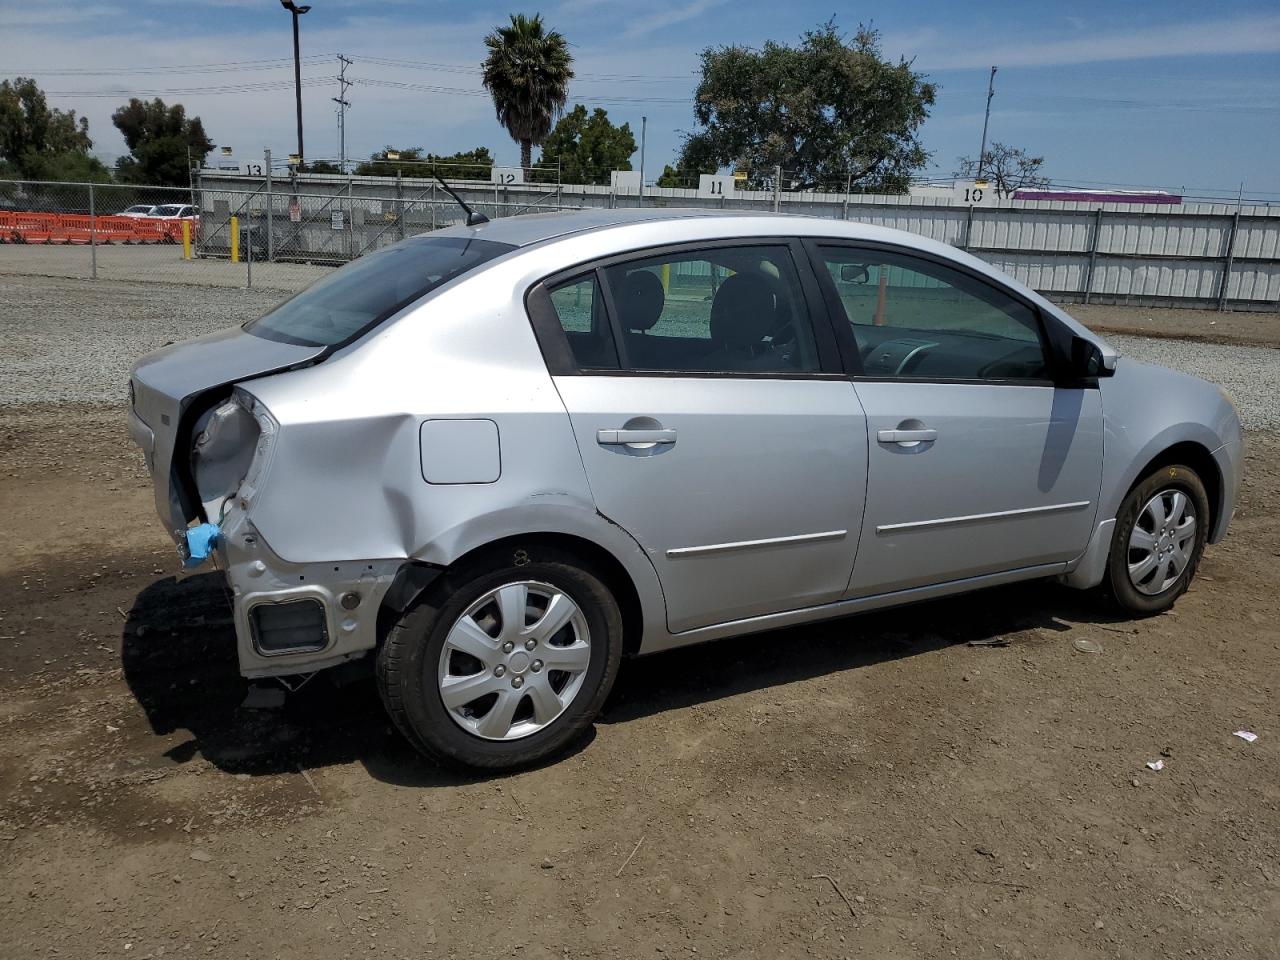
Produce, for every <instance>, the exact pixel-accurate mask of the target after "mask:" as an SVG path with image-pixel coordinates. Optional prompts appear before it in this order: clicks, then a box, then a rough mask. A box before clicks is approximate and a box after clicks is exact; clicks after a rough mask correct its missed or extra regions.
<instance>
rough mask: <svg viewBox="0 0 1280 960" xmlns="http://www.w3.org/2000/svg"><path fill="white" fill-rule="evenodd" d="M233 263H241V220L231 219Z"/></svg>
mask: <svg viewBox="0 0 1280 960" xmlns="http://www.w3.org/2000/svg"><path fill="white" fill-rule="evenodd" d="M231 262H232V263H239V262H240V218H239V217H232V218H231Z"/></svg>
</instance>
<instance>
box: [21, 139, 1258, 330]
mask: <svg viewBox="0 0 1280 960" xmlns="http://www.w3.org/2000/svg"><path fill="white" fill-rule="evenodd" d="M264 170H265V171H266V172H265V175H263V174H258V175H254V176H247V175H240V174H234V175H226V174H221V173H218V172H216V171H195V172H193V183H192V185H191V186H190V187H188V188H174V187H144V186H133V185H126V184H77V183H36V182H30V181H0V273H10V274H13V273H25V274H35V275H45V276H64V277H83V278H86V279H90V278H92V279H99V278H101V279H113V280H134V281H146V282H162V283H163V282H169V283H182V284H193V285H199V284H204V285H218V286H228V287H261V288H264V289H269V290H279V291H285V292H289V291H295V290H300V289H302V288H303V287H305V286H307V285H308V284H310V283H311V282H313V281H314V280H316V279H318V278H319V277H321V276H323V275H324V274H325V273H326V272H327V271H328V270H330V269H332V268H333V267H334V266H337V265H339V264H342V263H345V262H347V261H349V260H353V259H355V258H356V257H359V256H362V255H363V254H365V253H368V252H370V251H372V250H376V249H378V248H380V247H383V246H386V245H388V244H391V243H395V242H396V241H398V240H401V239H403V238H404V237H408V236H413V235H414V234H418V233H423V232H426V231H429V230H434V229H438V228H440V227H445V226H450V225H453V224H457V223H460V222H461V221H462V219H463V211H462V209H461V208H460V207H459V206H458V204H457V203H456V201H455V200H454V199H453V198H452V197H450V196H449V195H448V193H446V192H445V190H444V189H442V188H441V187H440V185H439V184H438V183H436V182H434V181H424V180H420V179H409V178H402V177H401V176H399V175H397V176H394V177H389V176H379V177H356V176H348V175H316V176H311V175H304V176H298V175H297V173H296V171H290V172H286V173H280V174H275V173H274V171H272V168H271V166H270V164H265V165H264ZM718 179H720V180H721V181H730V182H729V183H727V184H726V183H721V184H720V185H721V186H723V187H725V189H724V190H723V192H721V191H714V192H708V191H704V190H703V189H698V190H681V189H671V188H652V187H651V188H646V189H644V190H643V191H641V190H640V189H638V188H636V187H638V185H634V186H628V187H617V186H604V185H601V186H591V185H570V184H560V183H557V184H538V183H513V184H506V183H497V182H494V183H485V182H484V181H478V180H460V179H455V180H453V181H451V184H450V185H451V187H452V188H453V189H455V190H456V191H457V192H458V194H459V195H460V196H462V198H463V199H464V200H465V201H466V202H467V203H469V204H470V205H471V206H472V207H474V208H475V209H477V210H479V211H480V212H482V213H484V214H485V215H486V216H488V217H490V218H493V219H496V218H498V217H504V216H513V215H518V214H525V213H538V212H546V211H555V210H577V209H582V208H584V207H607V208H613V207H622V206H653V207H667V206H677V207H686V206H693V207H703V208H713V209H726V210H727V209H733V210H738V211H742V212H747V211H757V212H765V211H775V210H786V211H787V212H794V213H804V214H808V215H811V216H819V217H827V218H831V219H839V220H858V221H861V222H864V223H870V224H878V225H883V226H887V227H894V228H897V229H902V230H907V231H910V232H912V233H916V234H920V235H922V236H926V237H931V238H933V239H936V240H940V241H942V242H944V243H950V244H953V245H955V246H958V247H960V248H962V249H966V250H968V251H970V252H971V253H973V254H975V255H977V256H980V257H982V258H983V259H986V260H988V261H989V262H991V263H993V264H994V265H996V266H997V267H999V268H1001V269H1003V270H1005V271H1007V272H1008V273H1010V274H1012V275H1013V276H1014V277H1016V278H1017V279H1019V280H1021V281H1022V282H1024V283H1026V284H1027V285H1028V286H1030V287H1032V288H1034V289H1036V290H1039V291H1041V292H1042V293H1044V294H1046V295H1047V296H1049V297H1051V298H1054V299H1059V300H1065V301H1079V300H1083V301H1084V302H1085V303H1089V302H1095V301H1096V302H1101V303H1132V304H1149V305H1170V306H1186V307H1198V308H1210V309H1212V308H1216V309H1218V310H1223V309H1235V310H1241V309H1245V310H1268V311H1270V310H1275V309H1277V307H1278V306H1280V210H1277V209H1276V208H1274V207H1268V206H1259V205H1249V204H1243V203H1239V202H1237V203H1233V204H1225V203H1196V202H1191V203H1180V204H1178V205H1176V206H1164V207H1158V208H1151V207H1145V206H1142V205H1140V204H1133V203H1124V202H1110V201H1108V202H1102V203H1088V202H1074V201H1064V200H1054V201H1051V202H1043V203H1042V202H1021V201H1009V200H1007V199H1006V200H1005V201H1002V202H1001V203H999V204H994V203H993V204H985V205H982V206H977V205H975V204H966V203H960V202H958V201H957V200H956V199H955V198H954V197H951V196H932V195H912V196H872V195H858V194H850V193H847V192H846V193H835V194H823V193H813V192H806V191H796V190H792V189H790V188H791V187H793V186H794V185H795V184H794V182H793V181H792V180H790V179H788V175H787V172H786V171H785V170H783V171H779V170H777V169H776V168H775V171H774V177H773V181H772V183H771V184H764V185H765V186H771V187H772V189H764V190H748V189H738V188H735V187H734V185H733V184H732V181H731V178H718Z"/></svg>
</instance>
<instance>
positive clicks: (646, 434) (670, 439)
mask: <svg viewBox="0 0 1280 960" xmlns="http://www.w3.org/2000/svg"><path fill="white" fill-rule="evenodd" d="M675 442H676V432H675V430H674V429H665V430H597V431H596V443H599V444H601V445H603V446H610V445H614V444H619V443H675Z"/></svg>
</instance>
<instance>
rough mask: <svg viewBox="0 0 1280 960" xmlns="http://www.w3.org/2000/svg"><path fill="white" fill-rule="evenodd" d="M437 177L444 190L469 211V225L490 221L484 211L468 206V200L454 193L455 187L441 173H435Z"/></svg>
mask: <svg viewBox="0 0 1280 960" xmlns="http://www.w3.org/2000/svg"><path fill="white" fill-rule="evenodd" d="M435 178H436V179H437V180H439V181H440V186H442V187H444V192H445V193H447V194H448V195H449V196H451V197H453V199H454V200H456V201H458V206H460V207H461V208H462V209H463V210H465V211H467V226H468V227H474V226H478V225H479V224H482V223H488V222H489V218H488V217H486V216H485V215H484V214H483V213H476V212H475V211H474V210H472V209H471V208H470V207H469V206H467V201H465V200H463V199H462V198H461V197H460V196H458V195H457V194H456V193H454V192H453V188H452V187H451V186H449V185H448V184H447V183H445V182H444V179H443V178H442V177H441V176H440V174H438V173H437V174H435Z"/></svg>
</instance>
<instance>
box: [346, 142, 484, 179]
mask: <svg viewBox="0 0 1280 960" xmlns="http://www.w3.org/2000/svg"><path fill="white" fill-rule="evenodd" d="M393 158H394V159H393ZM492 168H493V156H492V155H491V154H490V153H489V148H488V147H476V148H475V149H474V150H463V151H460V152H458V153H449V154H434V153H428V154H427V155H426V156H423V154H422V148H421V147H403V148H400V149H397V148H396V147H393V146H391V145H390V144H388V145H387V146H386V147H385V148H384V149H382V150H379V151H378V152H377V153H375V154H374V155H373V156H371V157H370V158H369V159H368V160H366V161H363V162H362V163H359V164H357V165H356V168H355V170H354V173H355V174H356V175H357V176H361V177H394V176H395V175H396V172H397V171H398V172H399V173H400V176H402V177H422V178H430V177H432V176H434V175H435V174H437V173H439V174H440V176H442V177H444V178H445V179H447V180H488V179H489V175H490V170H491V169H492Z"/></svg>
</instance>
